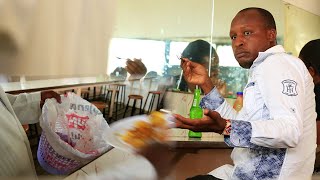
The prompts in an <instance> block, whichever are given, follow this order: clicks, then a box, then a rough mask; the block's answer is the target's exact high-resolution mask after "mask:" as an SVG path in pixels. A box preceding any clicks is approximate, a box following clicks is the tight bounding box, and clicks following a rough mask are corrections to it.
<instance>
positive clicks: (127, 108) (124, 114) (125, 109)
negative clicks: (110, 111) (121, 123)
mask: <svg viewBox="0 0 320 180" xmlns="http://www.w3.org/2000/svg"><path fill="white" fill-rule="evenodd" d="M129 101H130V98H128V102H127V106H126V109H125V110H124V113H123V117H122V118H124V117H125V115H126V112H127V110H128V107H129Z"/></svg>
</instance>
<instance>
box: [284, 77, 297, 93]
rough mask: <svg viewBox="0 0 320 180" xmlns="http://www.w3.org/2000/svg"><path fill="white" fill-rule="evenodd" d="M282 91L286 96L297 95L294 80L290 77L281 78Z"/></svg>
mask: <svg viewBox="0 0 320 180" xmlns="http://www.w3.org/2000/svg"><path fill="white" fill-rule="evenodd" d="M281 83H282V86H283V89H282V93H283V94H285V95H288V96H296V95H298V92H297V83H296V82H295V81H294V80H291V79H286V80H283V81H282V82H281Z"/></svg>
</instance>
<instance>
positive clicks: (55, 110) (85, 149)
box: [37, 93, 111, 174]
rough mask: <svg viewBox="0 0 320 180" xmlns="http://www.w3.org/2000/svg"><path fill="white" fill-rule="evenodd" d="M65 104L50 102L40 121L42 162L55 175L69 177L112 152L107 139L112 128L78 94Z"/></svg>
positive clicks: (69, 94)
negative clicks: (82, 167) (101, 156)
mask: <svg viewBox="0 0 320 180" xmlns="http://www.w3.org/2000/svg"><path fill="white" fill-rule="evenodd" d="M61 101H62V103H61V104H59V103H57V102H56V100H55V99H47V100H46V102H45V104H44V106H43V108H42V115H41V117H40V126H41V128H42V131H43V132H42V135H41V139H40V142H39V148H38V153H37V154H38V160H39V163H40V165H41V166H42V167H43V168H44V169H45V170H46V171H48V172H49V173H52V174H69V173H71V172H73V171H74V170H76V169H77V168H80V167H81V166H82V165H84V164H86V163H88V162H90V161H91V160H93V159H94V158H96V157H97V156H100V155H101V154H102V153H104V152H106V151H107V150H109V149H111V146H110V145H108V144H107V142H106V141H105V140H104V138H103V137H104V136H105V133H107V131H109V130H110V127H109V125H108V124H107V122H106V120H105V119H104V118H103V115H102V113H101V112H100V110H99V109H97V108H96V107H95V106H94V105H92V104H91V103H89V102H88V101H86V100H84V99H82V98H81V97H80V96H77V95H76V94H74V93H68V94H67V95H64V96H61ZM46 143H47V144H46ZM46 151H48V152H46ZM49 151H50V153H49ZM71 164H72V165H71Z"/></svg>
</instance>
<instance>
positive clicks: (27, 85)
mask: <svg viewBox="0 0 320 180" xmlns="http://www.w3.org/2000/svg"><path fill="white" fill-rule="evenodd" d="M112 82H118V80H113V79H105V78H98V77H81V78H61V79H46V80H32V81H20V82H7V83H0V85H1V87H2V88H3V90H4V91H5V92H10V93H19V92H32V91H42V90H46V89H56V88H68V87H74V86H86V85H97V84H105V83H112Z"/></svg>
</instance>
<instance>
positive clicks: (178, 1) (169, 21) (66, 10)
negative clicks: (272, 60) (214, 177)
mask: <svg viewBox="0 0 320 180" xmlns="http://www.w3.org/2000/svg"><path fill="white" fill-rule="evenodd" d="M5 2H6V1H5ZM1 6H2V7H1ZM246 7H261V8H265V9H267V10H269V11H270V12H271V13H272V14H273V15H274V17H275V20H276V25H277V42H278V44H281V45H283V46H284V48H285V49H286V50H287V51H288V52H289V53H291V54H292V55H294V56H298V53H299V51H300V50H301V48H302V47H303V45H304V44H305V43H306V42H308V41H310V40H312V39H317V38H319V37H320V31H319V29H320V2H319V1H318V0H307V1H301V0H268V1H258V0H256V1H254V0H241V1H240V0H235V1H225V0H201V1H199V0H175V1H171V0H162V1H159V0H153V1H148V0H134V1H132V0H119V1H112V0H105V1H86V0H80V1H79V0H68V1H63V0H58V1H51V0H41V1H40V0H35V1H25V2H20V1H7V2H6V3H3V4H1V3H0V8H2V9H6V11H2V10H0V30H1V33H0V51H1V52H0V56H1V58H2V59H3V60H2V61H1V62H0V85H1V87H2V88H3V89H4V91H5V92H6V93H10V94H20V93H25V92H27V93H32V92H38V91H44V90H54V91H56V92H58V93H60V94H66V93H69V92H73V93H75V94H77V95H79V96H81V97H82V98H83V99H85V100H87V101H89V102H90V103H92V104H93V105H95V106H96V107H97V108H98V109H99V110H101V112H102V113H103V116H104V118H105V119H106V121H107V123H108V124H109V125H112V124H113V123H115V122H117V121H118V120H121V119H123V118H127V117H130V116H134V115H139V114H149V113H150V112H151V111H154V110H160V109H165V110H168V111H171V112H173V113H179V114H182V115H183V116H188V114H189V109H190V106H191V102H192V100H193V94H192V92H191V91H181V90H179V83H180V82H181V75H182V71H181V68H180V61H181V60H180V57H181V53H182V52H183V50H184V49H185V48H186V47H187V45H188V44H189V43H190V42H192V41H195V40H198V39H202V40H205V41H207V42H209V43H210V44H211V45H212V46H213V47H214V48H215V50H216V52H217V55H218V56H219V62H218V63H219V64H218V67H217V72H218V76H217V78H218V79H219V82H222V83H223V84H224V89H223V90H222V91H223V92H222V93H223V94H224V97H225V98H226V100H227V101H228V102H229V103H230V104H233V103H234V101H235V99H236V95H237V92H241V91H242V89H243V88H244V86H245V85H246V82H247V80H248V79H247V77H248V71H247V70H245V69H242V68H241V67H240V66H239V64H238V63H237V61H236V60H235V57H234V55H233V52H232V47H231V41H230V37H229V28H230V22H231V20H232V18H233V17H234V15H235V14H236V13H237V12H238V11H239V10H241V9H243V8H246ZM128 59H130V60H136V61H140V62H142V64H143V65H144V66H145V68H146V71H145V72H144V73H143V74H142V75H141V76H139V77H138V78H131V74H130V73H129V72H127V71H126V69H125V68H126V66H127V61H128ZM210 63H211V62H210ZM209 66H210V65H209ZM209 73H210V72H209ZM24 128H25V130H26V133H27V135H28V137H29V140H30V144H31V147H32V151H33V156H34V160H35V164H36V170H37V173H38V175H39V177H44V176H45V177H47V176H49V177H52V178H57V179H68V180H73V179H81V178H84V177H86V176H88V174H91V173H97V174H98V173H99V172H98V171H97V167H98V170H99V171H103V169H104V168H109V167H111V166H114V165H115V164H117V163H120V162H121V161H124V160H128V159H131V158H135V155H132V154H131V153H128V152H125V151H121V150H118V149H117V148H112V149H110V150H109V151H107V152H106V153H105V154H104V155H102V156H100V157H98V158H96V159H94V160H91V161H90V162H87V163H86V164H84V165H82V166H81V167H80V168H78V169H76V170H75V171H73V172H70V173H69V174H67V175H52V174H50V173H48V172H46V171H45V170H43V169H42V167H41V166H40V165H39V164H38V162H37V157H36V156H37V155H36V153H37V148H38V143H39V138H40V136H41V131H42V128H41V126H40V124H39V123H35V124H24ZM171 141H173V142H175V143H176V147H177V148H176V149H175V150H174V152H173V153H177V154H180V158H179V162H177V164H176V166H175V168H174V170H172V172H171V174H170V176H171V177H172V178H173V179H185V178H187V177H190V176H192V175H196V174H204V173H208V172H210V171H211V170H213V169H214V168H216V167H219V166H221V165H223V164H226V163H232V161H231V159H230V154H231V151H232V149H231V148H229V147H228V146H226V144H225V143H224V142H223V137H222V136H221V135H220V134H216V133H203V136H202V138H201V140H197V139H189V138H188V136H187V132H186V131H184V130H180V129H174V130H173V131H172V137H171ZM314 178H316V177H314Z"/></svg>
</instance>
